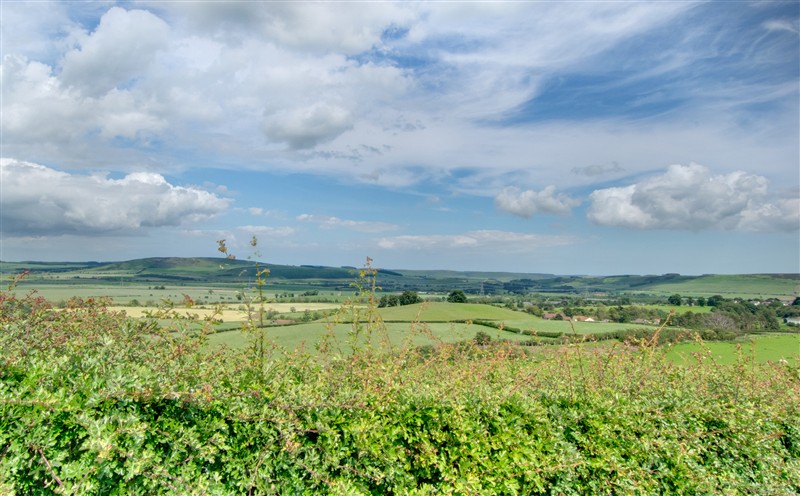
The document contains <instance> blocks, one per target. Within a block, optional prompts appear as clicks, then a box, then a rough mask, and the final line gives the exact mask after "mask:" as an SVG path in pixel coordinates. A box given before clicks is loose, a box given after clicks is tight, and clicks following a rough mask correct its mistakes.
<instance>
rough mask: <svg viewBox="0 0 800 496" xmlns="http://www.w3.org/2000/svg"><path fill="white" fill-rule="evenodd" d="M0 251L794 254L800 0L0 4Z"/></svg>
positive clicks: (38, 255) (780, 258)
mask: <svg viewBox="0 0 800 496" xmlns="http://www.w3.org/2000/svg"><path fill="white" fill-rule="evenodd" d="M0 24H2V26H0V27H2V46H1V47H0V51H1V52H2V78H3V84H2V105H1V107H2V115H1V116H0V120H2V136H0V143H1V144H2V150H1V151H0V156H1V157H2V159H1V160H2V161H0V180H2V183H0V259H2V260H11V261H18V260H53V261H56V260H63V261H82V260H101V261H112V260H126V259H131V258H139V257H151V256H215V255H216V254H217V252H216V246H217V243H216V241H217V240H219V239H225V240H226V242H227V245H228V246H229V248H230V249H231V251H232V252H234V253H236V254H237V255H238V256H239V257H246V256H248V255H251V253H250V249H249V244H248V242H249V240H250V239H251V237H252V236H253V235H256V236H257V237H258V239H259V245H260V252H261V258H262V260H265V261H267V262H271V263H279V264H297V265H299V264H314V265H332V266H340V265H361V264H362V263H363V261H364V260H365V258H366V257H371V258H372V259H373V260H374V264H375V265H376V266H378V267H385V268H394V269H402V268H406V269H455V270H504V271H516V272H546V273H558V274H621V273H629V274H651V273H656V274H658V273H666V272H679V273H683V274H703V273H758V272H800V236H799V234H798V231H799V230H800V142H799V140H800V138H798V136H800V123H799V121H800V111H799V110H798V109H799V108H800V88H799V86H800V50H799V47H800V35H799V34H798V33H799V32H800V3H798V2H796V1H792V2H765V1H759V2H736V1H727V2H686V1H681V2H668V1H667V2H364V3H362V2H213V1H211V2H196V3H194V2H169V1H158V2H156V1H153V2H148V1H143V2H136V1H133V2H31V1H24V2H14V1H4V2H3V3H2V4H0Z"/></svg>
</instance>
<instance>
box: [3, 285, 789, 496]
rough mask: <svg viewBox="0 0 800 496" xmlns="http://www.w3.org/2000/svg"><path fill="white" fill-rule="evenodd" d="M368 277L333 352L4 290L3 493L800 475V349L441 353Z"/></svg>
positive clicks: (550, 488) (419, 488) (547, 487)
mask: <svg viewBox="0 0 800 496" xmlns="http://www.w3.org/2000/svg"><path fill="white" fill-rule="evenodd" d="M364 275H366V277H367V279H368V278H369V275H370V271H369V270H366V271H362V276H364ZM362 282H363V281H362ZM357 297H358V298H359V300H358V301H356V303H364V304H366V305H367V307H366V309H364V308H362V307H361V306H359V305H355V304H354V305H352V306H350V307H349V309H347V308H345V311H344V313H345V314H347V315H349V317H346V319H349V320H347V321H348V322H351V323H352V332H351V334H350V336H349V338H348V339H350V340H351V341H350V342H349V343H348V346H347V347H344V346H339V344H340V343H336V342H333V341H332V340H334V338H333V337H332V336H329V339H328V340H326V341H324V342H322V343H320V345H319V349H318V350H317V353H314V354H312V353H308V352H302V351H296V352H290V351H287V350H283V349H281V348H279V347H278V346H276V345H274V344H271V342H270V341H269V339H268V332H269V331H268V330H264V329H259V328H255V327H254V329H253V330H252V332H253V336H254V339H253V342H254V346H253V347H252V348H251V349H249V350H242V351H236V350H229V349H225V348H221V349H211V348H210V347H208V346H206V340H205V337H206V335H207V333H208V332H212V330H211V329H210V328H201V329H198V327H197V326H188V325H185V323H184V322H182V321H177V322H176V323H175V325H174V326H171V327H160V326H158V325H156V324H155V322H154V321H136V320H132V319H129V318H127V317H125V316H124V314H120V313H116V312H113V311H111V310H109V309H108V307H107V304H108V302H107V301H105V300H102V299H101V300H71V301H70V302H69V304H68V305H66V308H64V309H59V310H54V309H52V308H50V306H49V304H48V303H47V302H46V301H44V300H43V299H41V298H38V297H37V296H36V295H35V294H27V295H22V296H15V294H14V293H12V292H11V291H5V292H3V293H1V294H0V326H2V331H1V332H0V493H4V494H20V495H22V494H81V495H84V494H89V495H91V494H98V495H99V494H103V495H105V494H512V495H513V494H526V495H527V494H576V495H577V494H664V493H669V494H673V493H674V494H776V495H778V494H798V493H800V423H798V420H797V419H798V418H800V375H799V374H798V368H797V367H795V366H790V365H788V364H778V363H769V364H757V363H755V362H754V360H753V359H752V357H750V356H748V355H747V354H746V353H744V352H743V353H741V355H740V357H739V359H738V360H737V362H736V364H734V365H732V366H720V365H717V364H716V363H714V361H713V360H712V358H711V354H710V353H701V354H700V355H698V360H697V361H696V363H693V364H692V365H688V366H677V365H674V364H672V363H670V362H669V361H667V360H666V359H665V351H664V350H663V349H662V348H659V347H657V346H655V343H656V341H657V340H656V339H654V338H651V339H650V340H649V341H644V340H643V341H640V342H638V344H637V345H636V346H630V345H626V344H618V345H614V346H607V347H597V348H592V349H587V348H586V347H583V346H581V345H580V344H567V345H564V346H560V347H547V348H546V349H545V348H544V347H543V348H540V349H538V350H537V352H536V353H520V352H519V348H518V347H516V346H514V345H513V344H510V343H502V342H494V341H486V340H478V341H471V342H463V343H459V344H457V345H447V344H443V343H434V344H433V345H432V346H430V347H428V348H426V350H425V352H424V353H422V352H420V351H419V349H418V348H415V347H414V346H410V345H406V346H394V347H393V346H391V345H390V344H388V340H385V339H382V336H381V332H382V325H381V322H380V319H379V318H378V317H377V313H376V312H375V307H376V305H377V302H376V301H375V298H374V280H373V281H372V285H370V284H369V282H368V283H367V284H359V286H358V296H357ZM348 312H349V313H348ZM344 318H345V317H343V319H344ZM415 328H416V329H417V331H413V332H424V324H421V323H416V324H415ZM410 332H412V331H410ZM409 343H410V341H409ZM340 349H347V350H351V351H346V352H342V351H339V350H340Z"/></svg>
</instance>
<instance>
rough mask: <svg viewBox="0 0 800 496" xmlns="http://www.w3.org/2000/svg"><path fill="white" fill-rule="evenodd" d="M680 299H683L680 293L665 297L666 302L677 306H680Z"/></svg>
mask: <svg viewBox="0 0 800 496" xmlns="http://www.w3.org/2000/svg"><path fill="white" fill-rule="evenodd" d="M682 301H683V299H682V298H681V295H679V294H677V293H676V294H674V295H672V296H670V297H669V298H667V302H668V303H669V304H670V305H675V306H678V307H679V306H681V303H682Z"/></svg>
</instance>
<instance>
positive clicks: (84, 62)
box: [60, 7, 170, 96]
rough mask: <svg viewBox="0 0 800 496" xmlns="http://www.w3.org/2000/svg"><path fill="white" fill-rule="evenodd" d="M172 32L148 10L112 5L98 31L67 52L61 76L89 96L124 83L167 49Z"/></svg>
mask: <svg viewBox="0 0 800 496" xmlns="http://www.w3.org/2000/svg"><path fill="white" fill-rule="evenodd" d="M169 31H170V28H169V26H168V25H167V23H166V22H164V21H163V20H162V19H160V18H159V17H157V16H155V15H153V14H152V13H150V12H148V11H144V10H130V11H127V10H125V9H121V8H119V7H112V8H111V9H109V10H108V12H106V13H105V15H103V17H102V18H101V19H100V24H99V25H98V26H97V29H96V30H95V31H94V33H92V34H90V35H88V36H85V37H84V38H83V39H81V40H80V46H79V47H78V48H76V49H74V50H71V51H69V52H67V53H66V54H65V55H64V61H63V65H62V72H61V76H60V79H61V81H62V82H63V83H64V84H66V85H67V86H75V87H77V88H80V89H81V90H82V91H83V92H84V94H86V95H89V96H98V95H101V94H103V93H106V92H107V91H109V90H111V89H113V88H116V87H119V86H124V85H126V84H128V83H129V82H130V81H131V80H132V79H135V78H136V77H138V76H140V75H141V74H142V73H143V72H145V71H146V70H147V68H148V66H149V65H150V64H151V63H153V60H154V57H155V55H156V53H157V51H158V50H160V49H164V48H166V46H167V42H168V37H169Z"/></svg>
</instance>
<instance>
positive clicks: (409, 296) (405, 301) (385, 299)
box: [378, 291, 422, 308]
mask: <svg viewBox="0 0 800 496" xmlns="http://www.w3.org/2000/svg"><path fill="white" fill-rule="evenodd" d="M417 303H422V298H420V296H419V295H418V294H417V293H416V291H403V294H401V295H400V296H397V295H383V296H381V299H380V301H379V302H378V307H379V308H383V307H399V306H405V305H414V304H417Z"/></svg>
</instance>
